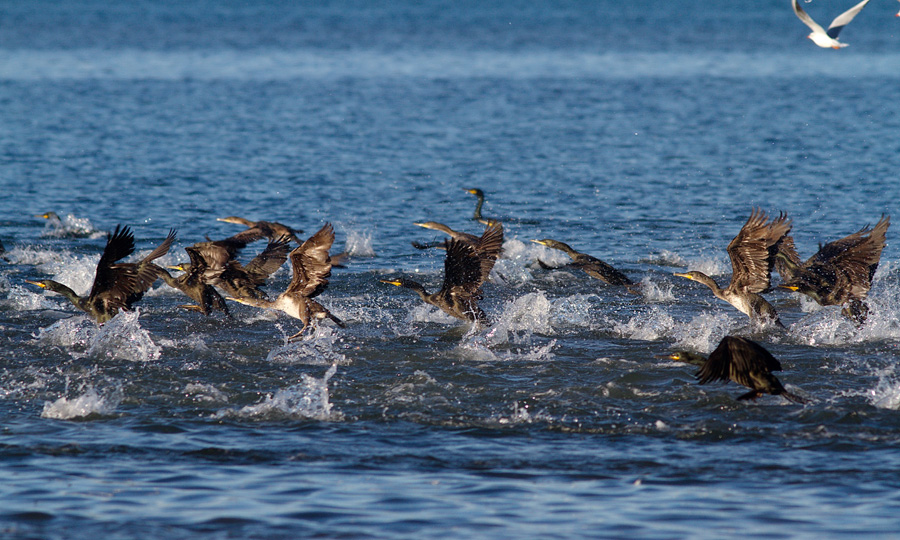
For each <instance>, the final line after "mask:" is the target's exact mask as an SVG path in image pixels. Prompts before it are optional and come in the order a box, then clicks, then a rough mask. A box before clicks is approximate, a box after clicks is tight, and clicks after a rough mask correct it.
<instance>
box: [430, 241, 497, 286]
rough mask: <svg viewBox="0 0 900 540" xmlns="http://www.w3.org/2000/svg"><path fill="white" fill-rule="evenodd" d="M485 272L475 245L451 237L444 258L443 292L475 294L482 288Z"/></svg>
mask: <svg viewBox="0 0 900 540" xmlns="http://www.w3.org/2000/svg"><path fill="white" fill-rule="evenodd" d="M483 272H484V268H483V266H482V258H481V257H480V256H479V255H478V253H477V252H476V250H475V247H474V246H472V245H471V244H468V243H466V242H463V241H461V240H456V239H451V240H450V241H449V242H448V243H447V256H446V257H445V258H444V283H443V285H442V286H441V292H442V293H450V294H458V295H459V294H461V295H464V296H465V295H469V296H471V295H475V294H477V293H478V291H479V290H480V289H481V283H482V282H483V280H482V277H481V276H482V274H483ZM488 273H490V268H488Z"/></svg>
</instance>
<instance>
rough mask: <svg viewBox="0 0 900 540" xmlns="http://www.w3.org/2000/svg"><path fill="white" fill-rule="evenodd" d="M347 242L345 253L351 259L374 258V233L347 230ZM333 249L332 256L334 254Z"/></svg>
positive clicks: (345, 231)
mask: <svg viewBox="0 0 900 540" xmlns="http://www.w3.org/2000/svg"><path fill="white" fill-rule="evenodd" d="M344 233H345V234H346V235H347V240H346V241H345V243H344V251H345V252H347V254H348V255H350V256H351V257H374V256H375V248H374V247H372V233H371V232H368V231H358V230H356V229H345V230H344ZM334 251H335V250H334V249H332V255H333V254H334Z"/></svg>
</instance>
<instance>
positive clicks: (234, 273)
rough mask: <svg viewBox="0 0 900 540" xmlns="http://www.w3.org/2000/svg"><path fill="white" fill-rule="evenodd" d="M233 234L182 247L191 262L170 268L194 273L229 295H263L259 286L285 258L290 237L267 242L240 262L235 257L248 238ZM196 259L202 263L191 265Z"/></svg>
mask: <svg viewBox="0 0 900 540" xmlns="http://www.w3.org/2000/svg"><path fill="white" fill-rule="evenodd" d="M236 236H237V235H236ZM236 236H232V237H229V238H226V239H224V240H212V241H207V242H199V243H197V244H194V245H193V246H191V247H189V248H185V251H187V252H188V255H189V256H190V257H191V263H190V264H187V263H182V264H179V265H175V266H171V267H170V268H172V269H173V270H181V271H183V272H186V273H190V274H195V275H196V276H197V277H198V279H200V280H201V281H202V282H203V283H205V284H207V285H214V286H216V287H219V288H220V289H222V290H223V291H225V293H226V294H228V295H229V296H235V297H239V298H248V297H253V298H259V299H265V298H266V294H265V293H264V292H263V291H262V290H260V287H261V286H263V285H264V284H265V282H266V279H267V278H268V277H269V276H270V275H271V274H272V273H273V272H275V271H276V270H278V269H279V268H280V267H281V265H282V264H284V261H285V260H287V253H288V248H289V240H288V239H287V238H283V239H282V240H281V241H274V242H269V244H268V245H267V246H266V249H264V250H263V251H262V252H261V253H260V254H259V255H257V256H256V257H254V258H253V260H251V261H250V262H249V263H247V265H246V266H243V265H241V263H239V262H237V261H236V260H235V257H236V256H237V253H238V251H240V250H241V249H243V247H244V246H245V245H246V242H247V239H246V238H236ZM197 262H200V263H201V264H202V267H200V268H199V269H195V268H194V264H196V263H197Z"/></svg>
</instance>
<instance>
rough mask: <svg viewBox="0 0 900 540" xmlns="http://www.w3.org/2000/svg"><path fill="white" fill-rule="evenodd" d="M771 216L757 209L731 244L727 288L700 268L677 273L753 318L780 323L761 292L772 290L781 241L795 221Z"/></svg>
mask: <svg viewBox="0 0 900 540" xmlns="http://www.w3.org/2000/svg"><path fill="white" fill-rule="evenodd" d="M768 219H769V218H768V216H767V215H766V213H765V212H763V211H762V210H760V209H758V208H757V209H754V210H753V212H752V213H751V214H750V217H749V218H748V219H747V222H746V223H744V226H743V227H741V230H740V231H739V232H738V234H737V236H735V237H734V239H733V240H732V241H731V242H729V244H728V257H729V258H730V259H731V270H732V273H731V283H729V284H728V286H727V287H725V288H724V289H722V288H720V287H719V285H718V284H717V283H716V282H715V280H714V279H712V278H711V277H709V276H707V275H706V274H704V273H703V272H698V271H696V270H694V271H691V272H685V273H680V272H676V273H675V275H676V276H679V277H683V278H687V279H690V280H693V281H697V282H699V283H702V284H704V285H706V286H707V287H709V288H710V290H712V292H713V294H714V295H716V297H717V298H719V299H721V300H725V301H726V302H728V303H729V304H731V305H732V306H734V307H736V308H737V309H738V311H740V312H741V313H743V314H745V315H747V316H749V317H750V319H751V320H753V321H759V320H763V321H767V320H769V321H773V322H774V323H775V324H776V325H778V326H782V327H783V326H784V325H783V324H781V320H780V319H779V318H778V313H777V312H776V311H775V308H774V307H772V304H770V303H769V302H768V301H767V300H766V299H765V298H763V297H762V296H760V293H762V292H766V291H768V290H769V286H770V279H771V274H772V267H773V266H774V264H775V254H776V252H777V250H778V245H779V242H781V241H782V239H783V238H784V237H785V236H787V234H788V233H789V232H790V230H791V221H790V220H789V219H788V218H787V215H785V214H784V213H782V214H780V215H779V216H778V217H777V218H775V219H773V220H772V221H771V222H768Z"/></svg>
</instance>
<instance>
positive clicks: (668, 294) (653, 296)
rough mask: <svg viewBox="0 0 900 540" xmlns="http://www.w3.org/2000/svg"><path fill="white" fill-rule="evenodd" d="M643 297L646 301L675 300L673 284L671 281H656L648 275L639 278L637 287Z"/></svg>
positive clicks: (661, 301)
mask: <svg viewBox="0 0 900 540" xmlns="http://www.w3.org/2000/svg"><path fill="white" fill-rule="evenodd" d="M638 290H639V291H640V293H641V294H642V295H643V296H644V299H645V300H647V301H648V302H658V303H663V302H675V301H676V298H675V292H674V290H675V286H674V285H673V284H672V283H657V282H655V281H653V280H652V279H651V278H650V277H649V276H645V277H644V279H642V280H641V286H640V287H639V288H638Z"/></svg>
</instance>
